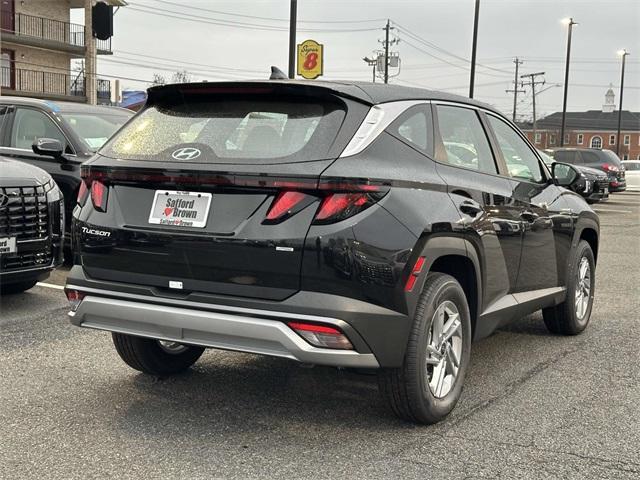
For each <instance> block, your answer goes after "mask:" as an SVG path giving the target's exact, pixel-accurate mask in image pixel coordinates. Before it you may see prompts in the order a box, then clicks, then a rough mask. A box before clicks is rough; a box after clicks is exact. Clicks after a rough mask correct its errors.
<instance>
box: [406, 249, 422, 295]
mask: <svg viewBox="0 0 640 480" xmlns="http://www.w3.org/2000/svg"><path fill="white" fill-rule="evenodd" d="M424 262H425V257H418V260H416V263H415V264H414V265H413V268H412V269H411V275H409V278H407V283H405V284H404V291H405V292H410V291H411V290H413V287H414V285H415V284H416V281H417V280H418V276H419V275H420V272H421V271H422V267H423V266H424Z"/></svg>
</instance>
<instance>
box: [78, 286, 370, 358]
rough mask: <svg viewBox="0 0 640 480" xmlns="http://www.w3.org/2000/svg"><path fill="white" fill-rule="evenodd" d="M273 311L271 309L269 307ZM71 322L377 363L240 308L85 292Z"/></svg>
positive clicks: (165, 337) (170, 338)
mask: <svg viewBox="0 0 640 480" xmlns="http://www.w3.org/2000/svg"><path fill="white" fill-rule="evenodd" d="M270 315H271V316H273V312H270ZM69 317H70V320H71V323H73V324H74V325H77V326H80V327H87V328H94V329H98V330H107V331H110V332H118V333H124V334H127V335H136V336H139V337H147V338H155V339H158V340H168V341H174V342H181V343H187V344H193V345H202V346H205V347H213V348H220V349H224V350H234V351H240V352H248V353H257V354H261V355H271V356H276V357H284V358H290V359H292V360H297V361H299V362H304V363H314V364H318V365H331V366H339V367H354V368H356V367H357V368H378V367H379V364H378V361H377V360H376V358H375V356H374V355H373V354H371V353H358V352H354V351H352V350H331V349H326V348H316V347H313V346H312V345H310V344H308V343H307V342H306V341H305V340H303V339H302V338H301V337H300V336H299V335H298V334H297V333H295V332H294V331H293V330H291V329H290V328H289V327H288V326H287V325H286V324H285V323H283V322H280V321H278V320H269V319H263V318H257V317H250V316H244V315H238V314H227V313H221V312H209V311H201V310H194V309H189V308H179V307H167V306H161V305H153V304H148V303H143V302H133V301H126V300H116V299H112V298H103V297H97V296H92V295H88V296H86V297H85V298H84V300H82V302H81V303H80V306H79V307H78V309H77V310H76V311H75V312H69Z"/></svg>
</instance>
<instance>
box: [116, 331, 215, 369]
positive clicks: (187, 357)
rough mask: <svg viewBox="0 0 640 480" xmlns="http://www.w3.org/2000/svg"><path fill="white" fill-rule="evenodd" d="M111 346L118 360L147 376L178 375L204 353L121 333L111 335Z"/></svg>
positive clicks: (201, 348) (187, 346) (189, 346)
mask: <svg viewBox="0 0 640 480" xmlns="http://www.w3.org/2000/svg"><path fill="white" fill-rule="evenodd" d="M111 336H112V338H113V344H114V345H115V347H116V351H117V352H118V355H120V358H122V360H124V362H125V363H126V364H127V365H129V366H130V367H131V368H133V369H134V370H138V371H140V372H143V373H147V374H149V375H159V376H162V375H171V374H174V373H179V372H182V371H184V370H186V369H187V368H189V367H190V366H191V365H193V364H194V363H196V361H197V360H198V359H199V358H200V356H201V355H202V352H204V347H196V346H192V345H180V344H176V343H172V342H164V344H171V345H167V346H165V345H163V343H160V341H159V340H155V339H152V338H142V337H134V336H131V335H124V334H122V333H115V332H114V333H112V334H111Z"/></svg>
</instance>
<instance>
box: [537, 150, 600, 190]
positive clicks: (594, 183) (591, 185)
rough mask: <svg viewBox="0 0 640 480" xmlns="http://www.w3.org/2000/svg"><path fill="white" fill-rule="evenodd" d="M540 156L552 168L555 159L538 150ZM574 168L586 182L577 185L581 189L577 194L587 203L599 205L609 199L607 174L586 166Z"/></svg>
mask: <svg viewBox="0 0 640 480" xmlns="http://www.w3.org/2000/svg"><path fill="white" fill-rule="evenodd" d="M538 154H539V155H540V156H541V157H542V161H543V162H544V163H545V164H546V165H547V167H549V168H551V166H552V165H553V164H554V163H555V160H554V159H553V157H551V156H549V155H547V154H546V153H544V152H541V151H540V150H538ZM574 167H576V169H577V170H578V171H579V172H580V175H581V176H582V178H583V180H584V182H583V183H581V184H580V185H579V186H578V185H577V186H578V187H579V188H578V189H577V190H576V193H579V194H580V195H581V196H582V197H583V198H584V199H585V200H586V201H587V203H597V202H600V201H604V200H607V199H608V198H609V178H608V177H607V174H606V173H604V172H603V171H602V170H598V169H595V168H591V167H585V166H584V165H574Z"/></svg>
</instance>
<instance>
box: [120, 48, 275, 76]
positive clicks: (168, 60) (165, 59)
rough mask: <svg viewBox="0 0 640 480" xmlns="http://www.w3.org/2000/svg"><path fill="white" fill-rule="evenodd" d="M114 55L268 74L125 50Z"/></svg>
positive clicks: (260, 71)
mask: <svg viewBox="0 0 640 480" xmlns="http://www.w3.org/2000/svg"><path fill="white" fill-rule="evenodd" d="M114 53H117V54H124V55H128V56H133V57H142V58H147V59H152V60H161V61H165V62H174V63H178V64H180V66H182V65H191V66H196V67H205V68H209V69H213V70H228V71H230V72H245V73H262V74H265V73H266V71H262V70H251V69H246V68H232V67H222V66H218V65H209V64H205V63H195V62H185V61H184V60H175V59H172V58H166V57H156V56H154V55H146V54H142V53H135V52H127V51H125V50H116V51H115V52H114ZM125 60H126V59H125Z"/></svg>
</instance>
